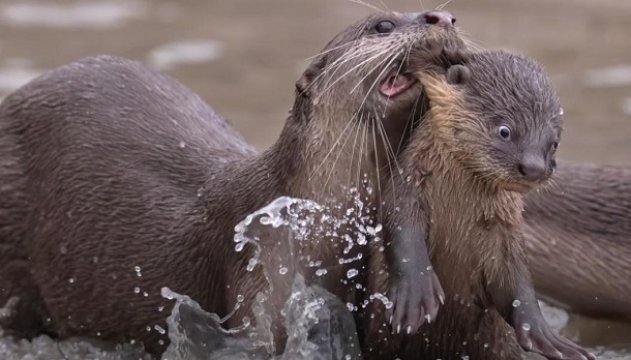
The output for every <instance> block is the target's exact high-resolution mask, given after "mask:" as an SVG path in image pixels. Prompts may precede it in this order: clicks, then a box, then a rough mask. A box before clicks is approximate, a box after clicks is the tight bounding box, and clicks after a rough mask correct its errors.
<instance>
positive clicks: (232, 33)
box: [0, 0, 631, 359]
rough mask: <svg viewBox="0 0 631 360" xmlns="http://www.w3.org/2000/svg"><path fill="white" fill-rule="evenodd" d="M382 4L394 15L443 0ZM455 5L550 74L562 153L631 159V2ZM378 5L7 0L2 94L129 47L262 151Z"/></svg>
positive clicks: (3, 4)
mask: <svg viewBox="0 0 631 360" xmlns="http://www.w3.org/2000/svg"><path fill="white" fill-rule="evenodd" d="M383 1H384V2H385V3H386V5H387V7H388V8H389V9H391V10H396V11H420V10H422V9H428V8H433V7H435V6H437V5H440V3H441V1H428V0H423V1H422V2H423V6H421V4H420V3H419V2H418V1H417V0H405V1H403V0H383ZM374 3H375V4H376V6H378V7H381V8H384V7H385V5H383V4H382V3H381V2H380V1H378V0H376V1H375V2H374ZM446 9H447V10H449V11H451V12H452V13H454V14H455V16H456V17H457V19H458V21H457V24H458V25H459V26H460V27H461V28H462V29H463V30H464V31H466V33H467V34H468V35H469V37H470V38H471V39H472V40H475V42H476V43H477V44H479V45H480V46H482V47H485V48H508V49H512V50H516V51H519V52H522V53H524V54H526V55H528V56H531V57H534V58H535V59H537V60H538V61H539V62H541V63H542V64H543V65H544V66H545V68H546V69H547V71H548V72H549V73H550V74H551V75H552V77H553V80H554V83H555V85H556V86H557V88H558V90H559V93H560V96H561V100H562V103H563V105H564V108H565V114H566V116H565V119H566V122H565V129H566V130H565V133H564V138H563V142H562V145H561V149H560V157H562V158H568V159H574V160H581V161H594V162H598V163H625V162H626V163H629V162H631V159H629V157H628V155H629V154H630V153H631V38H630V36H631V20H630V19H631V1H625V0H556V1H549V0H548V1H546V0H529V1H522V0H495V1H492V0H478V1H475V2H473V1H469V0H453V1H451V3H449V4H448V5H447V7H446ZM369 12H372V10H371V9H369V8H368V7H366V6H362V5H358V4H356V3H353V2H350V1H346V0H300V1H297V0H266V1H264V2H263V1H254V0H230V1H210V0H178V1H176V0H171V1H167V0H151V1H149V0H146V1H142V0H119V1H75V2H69V1H40V2H31V1H17V0H15V1H6V0H0V98H1V97H3V96H6V94H7V93H9V92H10V91H11V90H12V89H14V88H16V87H17V86H19V85H21V84H23V83H24V82H26V81H28V80H29V79H30V78H32V77H33V76H36V75H37V74H38V73H40V72H41V71H44V70H46V69H50V68H53V67H56V66H59V65H62V64H64V63H67V62H70V61H73V60H76V59H78V58H80V57H83V56H88V55H94V54H102V53H108V54H115V55H121V56H125V57H129V58H134V59H138V60H141V61H145V62H146V63H148V64H151V65H152V66H155V67H158V68H160V69H162V70H163V71H165V72H166V73H168V74H170V75H172V76H174V77H175V78H177V79H178V80H180V81H181V82H183V83H184V84H186V85H187V86H189V87H191V88H192V89H193V90H195V91H196V92H197V93H199V94H200V95H201V97H202V98H203V99H205V100H206V101H207V102H208V103H210V104H211V105H212V106H213V107H215V108H216V109H217V110H218V111H219V112H220V113H221V114H223V115H224V116H225V117H226V118H227V119H228V120H230V121H231V122H232V123H233V124H234V126H235V127H236V128H237V129H238V130H239V131H241V132H242V133H243V134H244V135H245V137H246V138H247V139H248V140H249V141H250V142H251V143H252V144H254V145H256V146H257V147H258V148H260V149H263V148H265V147H267V146H269V145H270V144H271V143H272V142H273V141H274V139H275V138H276V137H277V136H278V133H279V131H280V127H281V125H282V124H283V122H284V118H285V116H286V114H287V111H288V110H289V108H290V106H291V100H292V98H293V91H294V86H293V84H294V81H295V80H296V79H298V76H299V74H300V73H301V71H302V69H303V68H304V66H305V64H306V59H307V58H309V57H310V56H312V55H314V54H316V53H317V52H318V51H319V50H320V49H322V48H323V47H324V45H325V43H326V42H327V41H328V40H329V39H330V38H331V37H332V36H333V35H334V34H336V33H337V32H338V31H339V30H340V29H342V28H343V27H344V26H346V25H347V24H349V23H350V22H353V21H355V20H357V19H359V18H361V17H362V16H364V15H365V14H368V13H369ZM568 331H569V332H571V333H573V334H576V333H580V334H581V337H582V338H584V339H585V341H586V343H589V344H590V345H607V346H610V347H611V348H616V345H615V344H621V343H626V344H627V345H623V347H624V348H625V349H627V350H629V351H631V326H627V325H619V324H614V323H611V322H602V321H592V320H587V319H578V320H574V321H573V323H572V324H570V327H569V329H568ZM628 358H630V359H631V355H630V356H629V357H628Z"/></svg>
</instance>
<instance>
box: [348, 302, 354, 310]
mask: <svg viewBox="0 0 631 360" xmlns="http://www.w3.org/2000/svg"><path fill="white" fill-rule="evenodd" d="M346 308H347V309H348V311H354V310H355V305H353V303H346Z"/></svg>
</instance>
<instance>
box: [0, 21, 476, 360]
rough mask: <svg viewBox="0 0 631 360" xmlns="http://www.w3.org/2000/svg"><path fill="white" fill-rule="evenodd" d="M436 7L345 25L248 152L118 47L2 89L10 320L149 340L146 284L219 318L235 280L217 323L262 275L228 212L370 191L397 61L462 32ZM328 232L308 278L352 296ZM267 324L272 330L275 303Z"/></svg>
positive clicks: (153, 338) (390, 114)
mask: <svg viewBox="0 0 631 360" xmlns="http://www.w3.org/2000/svg"><path fill="white" fill-rule="evenodd" d="M453 20H454V19H453V17H452V16H451V15H449V14H447V13H444V12H437V11H432V12H424V13H420V14H398V13H381V14H375V15H372V16H369V17H368V18H366V19H364V20H362V21H360V22H358V23H357V24H355V25H353V26H350V27H348V28H347V29H346V30H344V31H343V32H342V33H340V34H339V35H337V36H336V37H335V38H334V39H333V40H332V41H331V42H330V43H329V44H328V46H327V47H326V48H325V50H324V51H323V52H322V53H321V54H320V55H319V56H318V57H317V58H316V59H315V60H314V61H313V62H312V64H311V65H310V66H309V67H308V69H307V70H306V71H305V73H304V74H303V76H302V77H301V79H300V80H299V81H298V82H297V84H296V86H297V92H296V99H295V103H294V105H293V108H292V111H291V113H290V115H289V117H288V119H287V121H286V123H285V127H284V128H283V130H282V133H281V135H280V138H279V139H278V141H277V142H276V143H275V144H274V145H273V146H272V147H271V148H270V149H268V150H267V151H265V152H263V153H262V154H256V153H255V151H254V150H253V149H252V147H250V146H249V145H248V144H247V143H245V141H244V140H243V139H242V138H241V136H239V134H237V133H236V132H235V131H234V130H233V129H232V128H230V126H229V125H228V124H227V123H226V122H225V121H224V120H223V119H221V118H220V117H219V116H218V115H217V114H216V113H215V112H214V111H213V110H212V109H210V108H209V107H208V106H207V105H206V104H205V103H203V102H202V101H201V100H200V99H199V98H198V97H197V96H195V95H194V94H192V93H191V92H190V91H189V90H188V89H186V88H184V87H183V86H182V85H180V84H178V83H176V82H175V81H173V80H171V79H169V78H167V77H165V76H162V75H159V74H157V73H155V72H153V71H151V70H149V69H147V68H145V67H143V66H142V65H140V64H138V63H135V62H132V61H128V60H123V59H118V58H113V57H96V58H89V59H84V60H81V61H79V62H76V63H73V64H70V65H67V66H64V67H61V68H59V69H56V70H53V71H50V72H48V73H46V74H44V75H43V76H41V77H39V78H38V79H36V80H34V81H32V82H31V83H29V84H27V85H25V86H24V87H22V88H21V89H19V90H17V91H16V92H15V93H13V94H12V95H11V96H9V97H8V98H7V99H6V100H5V101H4V102H3V104H2V106H1V107H0V124H2V125H1V126H2V131H1V133H0V146H1V147H0V149H2V154H1V156H2V161H3V162H7V163H9V164H10V168H9V171H5V170H2V171H0V183H1V184H3V187H2V188H0V191H1V193H0V198H2V199H10V202H5V201H4V200H3V202H2V204H1V205H0V206H2V208H1V209H0V214H3V215H4V214H14V215H12V216H14V218H11V219H7V221H8V223H3V224H2V227H1V228H0V242H1V243H2V244H4V245H6V246H7V247H8V248H9V249H10V251H5V252H4V253H3V254H2V259H0V260H2V261H1V262H2V266H3V269H2V271H3V272H5V273H7V272H10V271H11V269H8V267H9V265H6V264H10V263H14V262H15V263H19V264H18V265H19V267H18V268H19V269H22V270H23V271H22V272H21V273H20V274H19V275H20V276H22V277H19V276H16V275H13V276H12V277H7V278H5V277H4V276H3V277H2V281H3V282H5V281H7V280H15V283H9V284H3V288H4V289H8V291H5V292H3V293H2V297H0V302H4V301H6V300H7V299H8V298H9V297H10V296H18V297H19V298H20V302H19V303H20V304H23V305H24V307H26V308H25V309H18V310H22V311H29V312H28V313H27V314H26V315H25V314H20V313H19V312H18V313H16V316H15V317H14V318H21V317H22V316H25V317H27V318H28V319H29V322H28V323H27V324H22V325H23V326H16V327H14V328H12V330H14V331H16V332H18V333H20V334H33V333H35V332H37V331H38V330H39V327H41V326H44V327H45V328H47V329H50V330H51V331H54V332H56V333H58V334H59V335H61V336H64V337H65V336H72V335H92V336H97V335H98V336H100V337H101V338H102V339H106V340H112V341H126V340H130V339H134V340H136V341H142V342H144V344H145V345H146V347H147V348H148V350H150V351H151V352H153V353H159V352H161V351H162V350H163V348H164V346H163V344H162V342H166V341H167V338H166V336H165V335H164V334H163V332H162V333H161V331H153V330H152V328H153V327H154V326H155V325H159V326H160V327H161V328H164V327H165V317H166V315H167V314H168V309H169V308H170V305H171V304H170V303H168V302H166V301H165V299H163V298H162V297H161V296H160V289H161V287H163V286H168V287H170V288H171V289H172V290H174V291H176V292H178V293H183V294H186V295H189V296H190V297H191V298H193V299H195V300H196V301H198V302H199V303H200V305H201V306H202V307H203V308H204V309H206V310H208V311H212V312H216V313H219V314H220V315H224V314H227V313H229V312H230V311H231V310H232V309H233V307H234V305H235V302H236V299H237V298H238V295H242V296H243V297H244V298H245V300H246V302H245V306H242V307H241V308H239V310H238V311H237V313H236V315H235V316H233V317H232V318H231V319H230V321H229V324H228V325H229V326H234V325H237V324H240V323H241V320H242V318H243V317H244V316H245V315H246V314H248V312H249V310H250V305H251V302H252V301H253V299H254V296H255V294H256V293H257V292H259V291H261V290H262V289H263V288H264V287H265V286H266V282H265V280H264V278H263V275H262V273H261V272H260V271H255V272H254V273H248V272H247V271H246V264H247V261H248V259H249V257H250V254H248V253H247V252H246V253H239V252H236V251H235V250H234V243H233V230H234V226H235V224H236V223H238V222H239V221H240V220H242V219H243V218H244V217H245V216H246V215H247V214H248V213H250V212H252V211H253V210H255V209H258V208H260V207H262V206H263V205H266V204H267V203H269V202H270V201H272V200H273V199H275V198H277V197H279V196H281V195H289V196H294V197H304V198H310V199H313V200H315V201H317V202H319V203H321V204H326V205H331V204H342V205H344V204H345V203H351V202H352V198H350V197H349V196H347V192H346V189H347V188H349V187H353V186H355V187H357V188H358V189H359V191H360V192H361V194H362V197H363V198H365V199H367V200H368V202H369V203H372V204H379V196H380V194H379V193H378V191H373V192H370V191H368V190H366V189H364V188H363V187H362V186H361V182H362V181H363V180H368V181H369V182H370V183H371V184H372V185H373V187H374V188H376V189H378V188H379V187H380V186H381V183H382V182H383V181H384V180H385V179H388V178H389V172H390V170H389V167H388V166H384V164H388V163H389V161H390V160H391V158H392V157H393V156H394V155H395V154H394V152H393V151H392V150H390V151H388V146H387V145H384V144H399V143H400V141H401V139H402V137H403V136H404V133H405V131H406V129H408V128H409V124H408V120H409V119H410V117H411V115H410V114H417V115H416V116H418V114H419V113H420V110H421V107H422V101H419V99H420V96H421V93H422V89H421V87H420V86H419V85H418V84H417V81H416V80H415V78H414V77H412V76H411V74H412V73H414V72H416V71H418V70H419V69H420V68H421V67H422V66H423V65H424V64H425V62H426V60H425V59H427V58H428V57H430V58H431V57H432V56H434V54H435V50H438V51H440V49H442V48H459V47H462V46H463V43H462V41H461V39H460V38H459V37H458V35H457V31H456V30H455V28H454V26H453ZM413 116H414V115H413ZM358 134H359V136H355V138H356V140H355V141H340V140H341V139H342V138H343V137H347V138H350V137H352V136H354V135H358ZM369 135H370V136H369ZM342 140H343V139H342ZM356 147H359V150H357V151H354V150H355V148H356ZM320 171H324V172H325V176H320V174H319V172H320ZM342 208H344V209H345V208H346V207H344V206H342ZM3 221H4V219H3ZM339 245H340V244H339V241H337V242H321V243H319V244H318V245H317V246H314V247H313V249H311V251H312V252H313V253H314V254H316V255H317V256H318V257H319V258H321V259H323V260H324V263H323V264H322V266H323V267H326V268H328V274H327V275H326V276H322V277H320V278H318V280H319V282H320V283H321V284H322V285H323V286H324V287H325V288H326V289H328V290H330V291H332V292H333V293H335V294H336V295H338V296H339V297H341V298H344V299H349V300H351V301H352V300H353V297H354V290H353V289H354V287H351V286H342V285H341V284H340V279H343V278H344V277H345V276H344V275H345V274H346V268H345V266H344V265H342V266H340V264H339V263H338V256H337V255H338V254H339V253H340V251H341V250H340V249H339V248H338V246H339ZM29 271H30V272H32V276H27V275H30V274H29ZM139 274H140V275H141V276H139ZM278 281H280V282H287V279H284V278H281V279H278ZM18 290H20V291H18ZM282 300H284V299H282ZM274 304H275V305H276V306H282V304H283V301H281V300H278V299H277V300H275V302H274ZM30 305H37V307H36V308H32V309H29V308H28V307H29V306H30ZM40 305H42V306H40ZM165 305H166V306H167V308H166V309H164V311H162V310H163V307H164V306H165ZM44 308H45V311H44ZM39 309H41V311H35V310H39ZM30 314H32V315H30ZM48 316H49V317H50V323H48V324H42V322H43V319H45V318H46V317H48ZM8 322H9V325H12V324H11V321H8ZM148 326H149V327H150V328H149V330H150V331H148V330H147V327H148ZM274 326H275V328H276V330H277V335H278V338H279V339H280V341H281V342H282V337H283V334H282V329H281V328H282V324H281V321H280V319H279V318H278V316H275V317H274ZM157 329H158V330H159V329H160V328H157ZM280 350H282V345H280V346H277V348H276V351H280Z"/></svg>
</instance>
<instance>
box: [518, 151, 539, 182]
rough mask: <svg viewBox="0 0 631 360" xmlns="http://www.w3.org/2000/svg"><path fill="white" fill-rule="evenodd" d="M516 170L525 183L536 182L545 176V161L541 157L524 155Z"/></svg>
mask: <svg viewBox="0 0 631 360" xmlns="http://www.w3.org/2000/svg"><path fill="white" fill-rule="evenodd" d="M517 169H518V170H519V173H520V174H521V175H522V176H523V177H524V179H526V180H527V181H538V180H541V179H542V178H543V177H544V176H545V175H546V161H545V159H544V158H543V157H542V156H534V155H525V156H524V158H523V159H522V160H521V161H520V162H519V164H518V165H517Z"/></svg>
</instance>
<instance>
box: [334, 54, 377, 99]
mask: <svg viewBox="0 0 631 360" xmlns="http://www.w3.org/2000/svg"><path fill="white" fill-rule="evenodd" d="M386 53H387V51H384V52H383V53H378V54H376V55H374V56H372V57H370V58H368V59H366V60H364V61H362V62H360V63H359V64H357V65H355V66H353V67H352V68H351V69H350V70H348V71H346V72H345V73H344V74H342V75H341V76H340V77H339V78H337V79H336V80H335V81H333V83H331V84H330V85H327V86H326V88H325V89H324V90H323V91H322V92H327V91H329V90H330V89H331V88H332V87H333V86H334V85H335V84H337V83H338V82H339V81H341V80H342V79H343V78H345V77H346V76H348V75H349V74H351V73H352V72H353V71H355V70H357V69H358V68H360V67H362V66H364V65H366V64H367V63H369V62H370V61H373V60H375V59H377V58H379V57H381V56H383V55H385V54H386ZM351 92H352V91H351Z"/></svg>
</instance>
